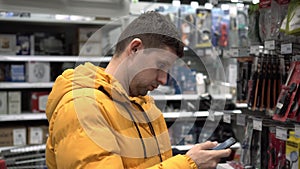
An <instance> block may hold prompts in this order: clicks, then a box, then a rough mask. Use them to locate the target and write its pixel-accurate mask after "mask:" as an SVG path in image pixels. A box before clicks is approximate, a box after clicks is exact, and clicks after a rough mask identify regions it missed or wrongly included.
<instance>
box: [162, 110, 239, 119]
mask: <svg viewBox="0 0 300 169" xmlns="http://www.w3.org/2000/svg"><path fill="white" fill-rule="evenodd" d="M224 113H229V114H230V113H231V114H240V113H242V111H241V110H224V111H218V112H217V111H216V112H215V115H216V116H221V115H223V114H224ZM208 115H209V112H208V111H196V112H165V113H163V116H164V118H166V119H176V118H183V117H208Z"/></svg>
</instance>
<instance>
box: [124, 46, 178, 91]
mask: <svg viewBox="0 0 300 169" xmlns="http://www.w3.org/2000/svg"><path fill="white" fill-rule="evenodd" d="M177 58H178V57H177V56H176V54H175V52H174V51H172V50H171V49H170V48H165V49H145V50H143V51H139V53H137V55H136V56H135V57H134V61H133V64H132V65H134V67H131V68H129V69H130V71H129V72H130V77H131V78H130V79H131V80H130V81H129V95H130V96H145V95H146V94H147V92H148V91H152V90H154V89H156V88H157V87H158V86H159V85H164V84H166V83H167V76H168V73H167V72H168V70H169V69H170V68H171V66H172V64H173V63H174V62H175V61H176V59H177Z"/></svg>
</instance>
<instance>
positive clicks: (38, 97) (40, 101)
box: [31, 92, 49, 113]
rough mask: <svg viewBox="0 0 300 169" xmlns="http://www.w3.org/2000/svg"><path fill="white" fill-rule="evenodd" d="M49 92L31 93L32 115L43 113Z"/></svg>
mask: <svg viewBox="0 0 300 169" xmlns="http://www.w3.org/2000/svg"><path fill="white" fill-rule="evenodd" d="M48 95H49V92H32V93H31V111H32V112H33V113H37V112H45V111H46V104H47V100H48Z"/></svg>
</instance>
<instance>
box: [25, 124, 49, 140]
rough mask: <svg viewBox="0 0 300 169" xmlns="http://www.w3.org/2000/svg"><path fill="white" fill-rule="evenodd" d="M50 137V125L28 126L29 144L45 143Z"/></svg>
mask: <svg viewBox="0 0 300 169" xmlns="http://www.w3.org/2000/svg"><path fill="white" fill-rule="evenodd" d="M47 138H48V127H47V126H37V127H28V144H44V143H46V141H47Z"/></svg>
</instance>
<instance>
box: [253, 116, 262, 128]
mask: <svg viewBox="0 0 300 169" xmlns="http://www.w3.org/2000/svg"><path fill="white" fill-rule="evenodd" d="M253 129H254V130H258V131H262V120H261V119H253Z"/></svg>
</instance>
